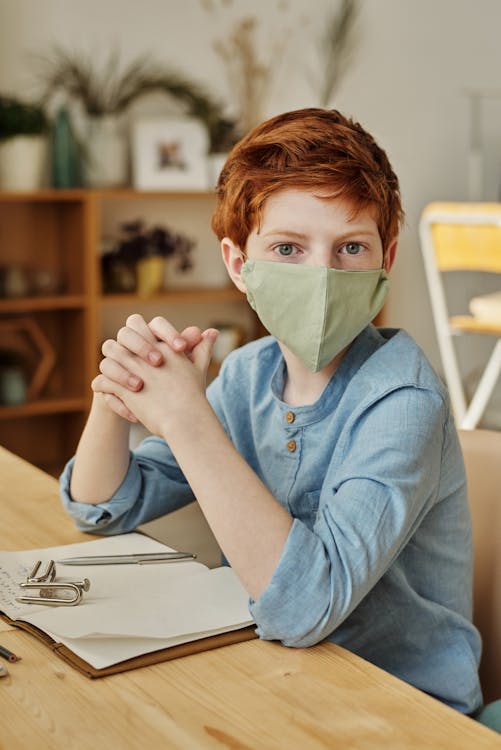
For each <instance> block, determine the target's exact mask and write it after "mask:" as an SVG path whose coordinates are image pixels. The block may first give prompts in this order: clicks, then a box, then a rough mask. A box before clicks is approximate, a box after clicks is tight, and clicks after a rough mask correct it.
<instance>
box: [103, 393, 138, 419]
mask: <svg viewBox="0 0 501 750" xmlns="http://www.w3.org/2000/svg"><path fill="white" fill-rule="evenodd" d="M104 400H105V402H106V404H107V405H108V406H109V407H110V409H111V410H112V411H114V412H115V414H118V416H119V417H123V418H124V419H126V420H127V421H128V422H134V423H137V422H139V420H138V419H136V417H135V416H134V414H133V413H132V412H131V411H129V409H127V407H126V406H125V404H124V402H123V401H121V400H120V399H119V398H118V396H114V395H113V394H112V393H106V394H105V395H104Z"/></svg>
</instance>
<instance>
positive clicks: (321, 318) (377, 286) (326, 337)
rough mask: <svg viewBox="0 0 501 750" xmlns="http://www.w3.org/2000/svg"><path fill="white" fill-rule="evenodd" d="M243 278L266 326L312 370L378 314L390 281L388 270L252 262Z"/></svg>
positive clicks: (254, 307) (332, 357) (251, 304)
mask: <svg viewBox="0 0 501 750" xmlns="http://www.w3.org/2000/svg"><path fill="white" fill-rule="evenodd" d="M242 279H243V281H244V283H245V287H246V291H247V299H248V301H249V304H250V306H251V307H252V308H253V309H254V310H255V311H256V313H257V315H258V317H259V319H260V320H261V322H262V324H263V325H264V327H265V328H266V329H267V330H268V331H269V332H270V333H271V335H272V336H275V338H276V339H278V341H280V342H281V343H282V344H284V345H285V346H286V347H287V348H288V349H290V351H291V352H293V353H294V354H295V355H296V356H297V357H299V359H300V360H301V361H302V362H303V363H304V365H305V366H306V367H307V368H308V369H309V370H311V371H312V372H318V371H319V370H321V369H322V368H323V367H325V365H327V364H328V363H329V362H331V361H332V360H333V359H334V357H335V356H336V354H339V352H340V351H341V350H342V349H344V347H345V346H347V345H348V344H350V343H351V342H352V341H353V339H354V338H355V337H356V336H358V334H359V333H360V331H362V330H363V329H364V328H365V326H366V325H368V324H369V323H370V322H371V320H372V319H373V318H374V317H375V316H376V315H377V313H378V312H379V310H380V309H381V307H382V306H383V302H384V300H385V297H386V294H387V292H388V286H389V281H388V277H387V275H386V272H385V271H384V269H382V268H380V269H379V268H378V269H376V270H374V271H340V270H338V269H336V268H324V267H320V266H308V265H295V264H294V265H293V264H292V263H279V262H278V263H276V262H273V261H266V260H247V261H245V263H244V265H243V266H242Z"/></svg>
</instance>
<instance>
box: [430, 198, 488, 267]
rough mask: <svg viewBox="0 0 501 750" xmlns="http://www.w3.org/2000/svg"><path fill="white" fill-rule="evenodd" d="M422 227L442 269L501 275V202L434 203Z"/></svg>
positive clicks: (431, 204)
mask: <svg viewBox="0 0 501 750" xmlns="http://www.w3.org/2000/svg"><path fill="white" fill-rule="evenodd" d="M421 227H422V232H423V233H426V234H427V237H428V240H427V242H429V243H430V249H431V250H432V252H433V255H434V260H435V263H436V266H437V268H438V270H440V271H488V272H490V273H501V204H500V203H430V204H429V205H428V206H426V208H425V210H424V211H423V216H422V219H421ZM422 236H423V235H422Z"/></svg>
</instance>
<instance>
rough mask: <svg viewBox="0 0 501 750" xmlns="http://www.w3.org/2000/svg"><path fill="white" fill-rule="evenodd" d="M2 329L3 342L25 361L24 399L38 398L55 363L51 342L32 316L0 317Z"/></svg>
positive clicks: (19, 359)
mask: <svg viewBox="0 0 501 750" xmlns="http://www.w3.org/2000/svg"><path fill="white" fill-rule="evenodd" d="M0 332H1V335H2V342H5V344H4V345H5V346H6V347H8V350H9V351H10V352H12V353H15V354H16V356H17V357H18V362H19V363H22V367H23V371H24V374H25V377H26V382H27V389H26V398H25V400H26V401H33V400H35V399H37V398H38V397H39V396H40V394H41V393H42V391H43V389H44V388H45V386H46V384H47V381H48V379H49V376H50V374H51V372H52V370H53V368H54V365H55V363H56V354H55V352H54V349H53V347H52V345H51V343H50V341H49V340H48V339H47V337H46V335H45V333H44V332H43V330H42V328H41V327H40V325H39V324H38V323H37V321H36V320H35V318H33V317H31V316H24V317H20V318H10V319H6V320H0ZM18 366H19V364H18ZM11 377H12V376H11ZM11 387H12V386H11ZM16 387H17V388H19V384H18V385H17V386H16Z"/></svg>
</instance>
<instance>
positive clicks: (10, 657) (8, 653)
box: [0, 646, 21, 662]
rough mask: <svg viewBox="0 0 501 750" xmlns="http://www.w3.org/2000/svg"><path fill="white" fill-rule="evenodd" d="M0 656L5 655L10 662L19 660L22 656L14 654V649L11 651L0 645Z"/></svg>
mask: <svg viewBox="0 0 501 750" xmlns="http://www.w3.org/2000/svg"><path fill="white" fill-rule="evenodd" d="M0 656H3V658H4V659H7V661H10V662H14V661H19V659H20V658H21V657H20V656H16V655H15V654H13V653H12V651H9V649H8V648H5V646H0Z"/></svg>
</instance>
